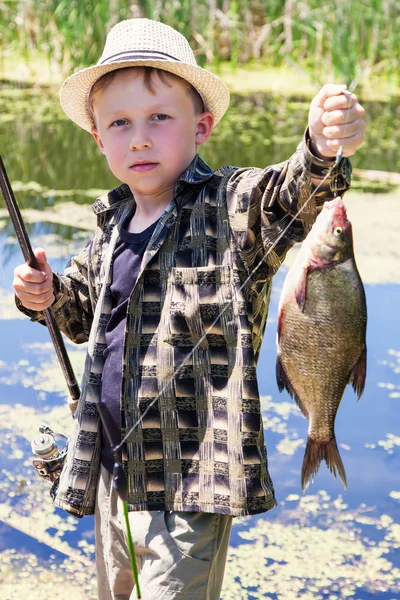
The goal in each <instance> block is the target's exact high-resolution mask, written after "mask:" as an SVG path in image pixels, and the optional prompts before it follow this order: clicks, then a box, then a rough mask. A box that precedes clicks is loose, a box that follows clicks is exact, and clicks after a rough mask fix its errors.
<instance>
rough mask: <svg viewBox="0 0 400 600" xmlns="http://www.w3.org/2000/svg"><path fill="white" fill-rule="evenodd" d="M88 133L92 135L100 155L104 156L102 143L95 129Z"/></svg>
mask: <svg viewBox="0 0 400 600" xmlns="http://www.w3.org/2000/svg"><path fill="white" fill-rule="evenodd" d="M90 133H91V134H92V136H93V137H94V139H95V141H96V144H97V145H98V147H99V148H100V152H101V153H102V154H104V145H103V142H102V141H101V138H100V134H99V132H98V131H97V129H96V127H92V129H91V130H90Z"/></svg>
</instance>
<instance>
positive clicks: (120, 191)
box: [93, 154, 214, 214]
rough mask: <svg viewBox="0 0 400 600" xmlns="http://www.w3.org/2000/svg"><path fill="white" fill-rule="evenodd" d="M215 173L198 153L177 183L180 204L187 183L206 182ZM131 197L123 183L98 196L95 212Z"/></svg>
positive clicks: (129, 191)
mask: <svg viewBox="0 0 400 600" xmlns="http://www.w3.org/2000/svg"><path fill="white" fill-rule="evenodd" d="M213 174H214V171H213V170H212V169H211V167H209V166H208V164H207V163H206V162H205V161H204V160H203V159H202V158H200V156H199V155H198V154H196V156H195V157H194V159H193V160H192V162H191V163H190V165H189V166H188V167H187V168H186V169H185V171H184V172H183V173H182V175H181V176H180V177H179V179H178V181H177V182H176V184H175V189H174V198H175V201H176V202H177V203H178V204H179V205H181V204H182V192H183V191H184V190H185V188H186V187H187V184H189V185H198V184H200V183H204V182H205V181H207V180H208V179H211V177H212V176H213ZM130 199H132V192H131V190H130V188H129V186H128V185H126V184H125V183H122V184H121V185H119V186H118V187H116V188H115V189H113V190H111V191H110V192H107V193H106V194H103V195H102V196H99V198H97V200H96V201H95V202H94V204H93V212H94V213H95V214H100V213H102V212H106V211H107V210H110V209H111V208H116V206H117V204H120V203H121V202H126V201H127V200H130Z"/></svg>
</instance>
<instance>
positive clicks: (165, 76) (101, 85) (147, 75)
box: [88, 67, 205, 122]
mask: <svg viewBox="0 0 400 600" xmlns="http://www.w3.org/2000/svg"><path fill="white" fill-rule="evenodd" d="M126 69H135V71H139V72H142V73H143V77H144V85H145V88H146V89H147V90H148V91H149V92H150V93H151V94H155V89H154V84H153V77H154V74H155V73H156V74H157V75H158V77H159V79H160V81H161V82H162V83H164V84H165V85H167V86H168V87H172V86H171V84H170V83H169V82H170V81H171V80H172V81H174V80H175V81H179V82H180V83H181V84H182V85H183V86H184V87H185V88H186V92H187V94H188V95H189V96H190V97H191V98H192V101H193V106H194V111H195V114H196V115H198V114H200V113H202V112H203V111H204V110H205V108H204V102H203V99H202V97H201V96H200V94H199V93H198V91H197V90H196V89H195V88H194V87H193V86H192V85H191V84H190V83H189V82H188V81H186V80H185V79H182V78H181V77H178V75H175V74H174V73H169V72H168V71H163V70H162V69H157V68H155V67H126ZM120 71H121V69H116V70H115V71H110V73H105V74H104V75H102V77H100V79H98V80H97V81H96V83H95V84H94V85H93V87H92V89H91V90H90V94H89V98H88V110H89V113H90V116H91V118H92V119H93V122H95V118H94V102H95V97H96V95H97V94H98V93H99V92H100V91H101V90H104V89H105V88H106V87H108V86H109V85H110V83H111V82H112V81H113V80H114V78H115V76H116V74H117V73H119V72H120Z"/></svg>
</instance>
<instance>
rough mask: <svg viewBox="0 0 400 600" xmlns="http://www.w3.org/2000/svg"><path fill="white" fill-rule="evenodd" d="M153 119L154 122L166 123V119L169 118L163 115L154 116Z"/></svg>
mask: <svg viewBox="0 0 400 600" xmlns="http://www.w3.org/2000/svg"><path fill="white" fill-rule="evenodd" d="M153 119H154V121H166V120H167V119H169V116H168V115H163V114H160V115H154V117H153Z"/></svg>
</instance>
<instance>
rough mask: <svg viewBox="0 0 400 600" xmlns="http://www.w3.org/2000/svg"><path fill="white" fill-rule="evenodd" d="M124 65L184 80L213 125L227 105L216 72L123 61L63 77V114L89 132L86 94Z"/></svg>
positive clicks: (176, 64) (188, 66)
mask: <svg viewBox="0 0 400 600" xmlns="http://www.w3.org/2000/svg"><path fill="white" fill-rule="evenodd" d="M127 67H154V68H156V69H161V70H163V71H168V72H169V73H173V74H174V75H177V76H178V77H181V78H182V79H185V80H186V81H188V82H189V83H190V84H191V85H192V86H193V87H194V88H195V89H196V90H197V91H198V92H199V94H200V95H201V97H202V98H203V101H204V102H205V107H206V110H209V111H211V112H212V113H213V116H214V124H215V125H216V124H217V123H218V122H219V121H220V120H221V119H222V117H223V116H224V114H225V112H226V111H227V109H228V106H229V90H228V88H227V86H226V85H225V84H224V83H223V82H222V81H221V80H220V79H219V78H218V77H216V75H214V74H213V73H211V72H210V71H207V70H206V69H202V68H201V67H198V66H196V65H191V64H188V63H182V62H177V61H176V62H175V61H167V60H154V59H146V60H126V61H118V62H115V63H108V64H104V65H95V66H93V67H88V68H86V69H82V70H81V71H78V72H77V73H74V74H73V75H71V76H70V77H68V79H66V80H65V81H64V83H63V85H62V87H61V90H60V103H61V107H62V109H63V110H64V112H65V114H66V115H67V116H68V117H69V118H70V119H71V121H73V122H74V123H76V124H77V125H79V127H82V129H85V130H86V131H89V132H90V131H91V129H92V128H93V126H94V123H93V120H92V117H91V116H90V113H89V110H88V96H89V93H90V90H91V89H92V87H93V85H94V84H95V83H96V81H97V80H98V79H100V77H102V75H105V74H106V73H110V72H111V71H115V70H117V69H124V68H127Z"/></svg>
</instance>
